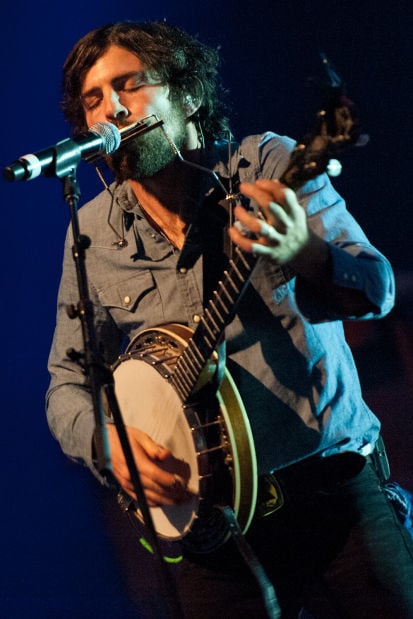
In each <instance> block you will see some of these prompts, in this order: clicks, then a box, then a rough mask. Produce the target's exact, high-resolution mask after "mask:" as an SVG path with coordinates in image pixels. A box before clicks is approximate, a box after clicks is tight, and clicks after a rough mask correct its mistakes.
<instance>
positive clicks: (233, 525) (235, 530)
mask: <svg viewBox="0 0 413 619" xmlns="http://www.w3.org/2000/svg"><path fill="white" fill-rule="evenodd" d="M220 509H221V511H222V514H223V516H224V518H225V520H226V521H227V524H228V526H229V529H230V532H231V536H232V539H233V540H234V542H235V544H236V546H237V548H238V550H239V552H240V553H241V555H242V557H243V558H244V560H245V562H246V564H247V565H248V567H249V568H250V570H251V572H252V573H253V575H254V576H255V578H256V580H257V582H258V585H259V586H260V589H261V591H262V595H263V598H264V603H265V607H266V609H267V613H268V617H269V618H270V619H279V618H280V617H281V609H280V606H279V604H278V599H277V595H276V593H275V590H274V587H273V586H272V584H271V582H270V580H269V579H268V577H267V575H266V573H265V571H264V568H263V567H262V565H261V563H260V562H259V560H258V558H257V556H256V555H255V553H254V551H253V550H252V548H251V546H250V545H249V543H248V542H247V540H246V538H245V536H244V534H243V533H242V531H241V528H240V526H239V524H238V520H237V519H236V517H235V514H234V512H233V510H232V509H231V508H230V507H229V506H228V505H227V506H225V507H221V508H220Z"/></svg>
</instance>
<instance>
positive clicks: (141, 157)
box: [106, 109, 186, 182]
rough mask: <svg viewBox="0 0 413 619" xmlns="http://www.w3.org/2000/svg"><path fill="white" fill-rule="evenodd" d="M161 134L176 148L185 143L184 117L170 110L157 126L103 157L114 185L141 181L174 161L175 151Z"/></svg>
mask: <svg viewBox="0 0 413 619" xmlns="http://www.w3.org/2000/svg"><path fill="white" fill-rule="evenodd" d="M164 128H165V129H164ZM165 132H166V134H167V135H168V136H170V137H171V139H172V140H173V143H174V144H175V145H176V147H177V148H178V149H180V148H181V147H182V145H183V144H184V143H185V139H186V118H185V116H184V114H183V113H182V111H181V110H180V109H174V110H172V112H171V114H170V115H169V116H168V118H165V119H164V124H163V125H161V126H160V127H155V129H152V130H151V129H150V130H149V131H147V132H146V133H143V134H142V135H139V136H137V137H136V138H135V139H134V140H131V141H130V142H127V143H126V144H125V145H124V146H122V147H121V148H120V149H118V150H117V151H115V152H114V153H113V154H112V155H110V156H108V157H106V162H107V164H108V166H109V167H110V168H111V170H112V172H113V173H114V175H115V179H116V181H117V182H122V181H125V180H128V179H131V180H135V181H138V182H142V181H143V180H144V179H145V178H149V177H151V176H154V175H155V174H157V173H158V172H160V171H161V170H163V169H164V168H165V167H166V166H168V165H169V164H170V163H172V162H173V161H174V159H175V157H176V152H175V150H174V149H173V147H172V146H171V144H170V143H169V141H168V139H167V135H165Z"/></svg>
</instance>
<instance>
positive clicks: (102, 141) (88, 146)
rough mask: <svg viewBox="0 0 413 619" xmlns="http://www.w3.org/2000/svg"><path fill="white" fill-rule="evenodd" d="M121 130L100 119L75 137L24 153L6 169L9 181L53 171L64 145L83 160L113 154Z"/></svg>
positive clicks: (25, 179) (117, 146)
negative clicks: (39, 149) (57, 156)
mask: <svg viewBox="0 0 413 619" xmlns="http://www.w3.org/2000/svg"><path fill="white" fill-rule="evenodd" d="M120 141H121V139H120V131H119V129H118V128H117V127H115V125H112V123H108V122H98V123H96V124H94V125H92V126H91V127H90V129H89V130H88V131H87V132H86V133H81V134H79V135H78V136H76V137H74V138H67V139H66V140H62V141H61V142H58V143H57V144H56V145H54V146H50V147H49V148H45V149H43V150H41V151H39V152H37V153H34V154H29V155H23V156H22V157H19V159H17V160H16V161H14V162H13V163H12V164H10V165H9V166H7V167H6V168H5V169H4V170H3V176H4V178H5V179H6V180H7V181H11V182H12V181H29V180H31V179H33V178H37V177H38V176H40V174H45V175H46V176H47V175H48V173H49V174H50V172H52V170H53V164H54V161H55V155H56V152H57V149H58V148H59V147H60V148H64V149H65V152H66V153H73V155H75V156H76V155H77V156H78V157H79V158H80V159H88V158H90V157H93V156H96V155H100V154H104V153H105V154H107V155H108V154H109V153H113V152H114V151H115V150H116V149H117V148H119V145H120Z"/></svg>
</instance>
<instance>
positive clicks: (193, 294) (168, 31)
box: [47, 22, 413, 619]
mask: <svg viewBox="0 0 413 619" xmlns="http://www.w3.org/2000/svg"><path fill="white" fill-rule="evenodd" d="M217 92H218V88H217V55H216V52H215V51H214V50H211V49H209V48H207V47H205V46H204V45H202V44H201V43H199V42H198V41H197V40H196V39H194V38H192V37H190V36H188V35H187V34H186V33H184V32H182V31H181V30H179V29H176V28H173V27H171V26H169V25H167V24H164V23H163V24H158V23H148V24H138V23H133V22H125V23H119V24H113V25H108V26H105V27H102V28H99V29H97V30H95V31H93V32H91V33H89V34H87V35H86V36H85V37H84V38H83V39H82V40H81V41H80V42H79V43H78V44H77V45H75V47H74V49H73V50H72V51H71V53H70V55H69V57H68V59H67V61H66V63H65V67H64V79H63V95H64V98H63V109H64V112H65V115H66V117H67V119H68V120H69V121H70V122H71V123H72V125H73V127H74V131H75V133H78V132H80V131H84V130H86V129H87V128H88V127H91V126H92V125H93V124H95V123H97V122H101V121H106V122H110V123H113V124H114V125H116V126H117V127H118V128H120V129H121V128H124V127H128V126H130V125H132V124H133V123H136V122H137V121H139V120H141V119H143V118H147V117H153V118H157V119H160V120H161V121H162V125H161V126H159V127H156V128H154V129H152V130H149V131H147V132H146V133H145V134H143V135H141V136H139V137H137V138H136V140H134V141H132V142H128V143H126V144H124V145H121V147H120V148H119V150H118V151H116V152H115V153H114V154H113V155H111V156H108V157H107V158H106V163H107V165H108V167H109V168H110V169H111V171H112V172H113V174H114V177H115V181H114V183H112V184H110V185H107V184H106V181H105V191H104V192H102V194H100V195H99V196H97V197H96V198H95V199H94V200H92V201H91V202H90V203H89V204H87V205H85V206H84V207H82V208H81V209H80V212H79V219H80V229H81V232H82V234H84V235H86V236H87V237H89V238H90V246H89V247H88V249H87V250H86V264H87V274H88V283H89V292H90V297H91V301H92V303H93V312H94V325H95V330H96V340H97V344H98V349H99V352H100V354H101V355H102V359H103V360H104V362H105V363H106V364H107V365H112V366H113V364H116V363H117V359H118V358H119V355H120V354H121V353H123V352H124V351H125V347H126V346H127V345H128V343H130V342H134V341H135V338H136V337H137V336H138V335H140V334H142V333H145V330H147V329H149V328H155V329H156V328H157V327H159V326H160V325H168V326H169V325H176V324H181V325H185V326H186V327H189V328H190V329H191V330H196V328H197V326H198V325H199V324H201V325H203V324H204V323H205V321H207V320H208V319H209V318H210V316H209V314H208V312H207V311H206V309H205V308H206V306H207V302H208V300H209V299H211V298H215V297H214V294H217V290H218V292H219V291H220V286H221V284H220V283H219V282H220V281H221V278H222V276H223V272H224V269H225V268H226V267H227V266H228V256H230V257H231V255H233V254H231V252H233V250H234V248H235V247H238V248H240V249H241V250H242V252H244V255H245V256H250V257H251V256H252V255H255V256H256V257H257V258H258V257H261V258H260V259H259V260H258V264H257V266H256V267H255V269H254V270H253V273H252V277H251V282H250V284H249V286H248V287H247V288H246V291H245V293H244V294H243V295H242V298H241V299H240V301H239V304H238V305H237V306H236V313H235V315H234V316H232V314H231V312H230V311H229V312H228V313H229V318H231V320H228V322H229V324H228V325H227V326H226V328H225V339H224V340H223V339H221V338H219V341H218V342H217V345H218V348H219V359H223V358H225V360H226V367H227V370H229V372H230V375H231V376H232V378H233V379H234V381H235V385H236V388H235V387H234V389H235V390H238V391H239V394H240V396H241V398H242V402H243V405H244V406H245V409H246V411H247V414H248V419H249V422H250V424H251V434H252V436H253V446H254V447H253V449H255V450H256V459H257V467H258V471H257V473H258V476H259V479H260V485H259V487H260V492H259V496H258V500H257V509H256V514H255V516H254V519H253V522H252V523H251V525H250V526H248V527H247V528H248V531H247V532H246V535H245V540H246V541H247V543H248V546H247V548H251V549H252V552H253V553H254V556H256V558H257V559H258V561H259V562H260V565H262V566H263V567H264V568H265V571H266V573H267V575H268V576H269V578H270V579H271V582H272V583H273V585H274V588H275V592H276V594H277V596H278V600H279V604H280V608H281V610H282V613H283V614H282V616H283V617H297V616H298V613H299V611H300V608H302V607H303V606H305V608H306V609H307V612H311V613H312V615H313V616H314V617H320V618H321V617H323V618H324V617H328V618H329V619H331V618H332V617H352V618H354V617H409V616H413V596H412V588H411V586H410V583H411V581H412V577H413V568H412V565H413V564H412V554H413V553H412V545H411V540H410V539H409V537H408V535H407V533H406V531H405V530H403V527H402V526H400V523H398V521H397V518H395V516H394V513H393V511H392V508H391V506H390V505H389V503H388V501H387V500H386V499H385V497H384V494H383V492H382V491H381V489H380V484H379V478H378V475H377V471H376V469H375V466H374V452H375V445H376V442H377V440H378V439H379V429H380V423H379V421H378V419H377V418H376V417H375V416H374V414H373V413H372V412H371V411H370V410H369V408H368V407H367V405H366V403H365V402H364V401H363V399H362V395H361V393H360V385H359V381H358V378H357V374H356V370H355V367H354V362H353V359H352V356H351V353H350V351H349V349H348V347H347V345H346V342H345V339H344V336H343V329H342V324H341V321H342V320H344V319H369V318H380V317H382V316H384V315H386V314H387V313H388V312H389V311H390V310H391V308H392V306H393V303H394V281H393V274H392V270H391V267H390V265H389V264H388V262H387V260H386V259H385V258H384V257H383V255H381V254H380V253H379V252H378V251H377V250H376V249H375V248H374V247H372V246H371V244H370V243H369V241H368V239H367V238H366V236H365V234H364V233H363V231H362V230H361V229H360V227H359V226H358V224H357V223H356V222H355V221H354V219H353V218H352V216H351V215H350V214H349V212H348V211H347V210H346V207H345V204H344V201H343V200H342V198H341V197H340V196H339V195H338V194H337V193H336V192H335V190H334V189H333V187H332V186H331V183H330V181H329V180H328V177H327V176H325V175H324V174H318V175H316V177H315V178H314V179H312V180H310V181H308V182H306V183H302V186H299V185H300V183H297V186H296V187H295V189H296V191H293V190H292V189H291V188H290V187H286V186H285V185H284V184H283V183H282V182H280V179H283V175H284V172H285V169H286V167H287V164H288V161H289V157H290V153H291V151H292V149H293V147H294V143H293V142H292V140H290V139H288V138H285V137H280V136H277V135H275V134H273V133H266V134H264V135H259V136H250V137H248V138H245V139H244V140H242V142H241V144H232V145H231V144H230V147H229V148H228V144H227V142H225V139H226V138H228V137H229V135H230V134H229V129H228V123H227V120H226V118H225V115H224V113H223V108H222V105H221V103H220V100H219V98H218V96H217ZM100 174H101V172H100ZM102 178H103V177H102ZM223 188H227V189H228V191H229V193H230V199H227V200H225V194H224V192H223ZM234 191H235V193H238V191H239V194H240V195H239V198H238V199H236V202H237V206H236V207H235V208H234V209H233V208H232V204H233V202H234V200H235V199H234V197H233V193H234ZM231 192H232V193H231ZM241 203H242V205H241ZM227 228H228V234H227V233H226V229H227ZM228 238H230V239H231V243H228V242H227V239H228ZM72 245H73V239H72V235H71V232H70V231H69V233H68V237H67V242H66V248H65V258H64V266H63V275H62V281H61V286H60V290H59V300H58V308H59V309H58V318H57V325H56V332H55V336H54V341H53V346H52V350H51V354H50V360H49V368H50V373H51V384H50V388H49V391H48V396H47V407H48V408H47V410H48V420H49V424H50V428H51V430H52V432H53V434H54V435H55V437H56V438H57V440H58V441H59V442H60V444H61V446H62V449H63V450H64V452H65V453H66V454H67V455H68V456H69V457H71V458H75V459H77V460H79V461H81V462H84V463H85V464H86V465H88V466H89V467H90V468H91V470H92V471H93V472H94V473H95V474H96V475H97V476H98V477H99V478H100V479H101V481H102V482H104V481H105V480H104V478H103V477H102V476H101V473H102V471H97V469H96V448H97V447H99V440H97V439H98V438H99V437H98V436H97V434H96V429H95V418H94V414H93V407H92V400H91V397H90V385H89V383H88V377H87V376H85V374H84V373H83V371H82V368H81V366H80V365H79V363H78V361H77V360H76V358H75V357H74V356H73V355H72V356H71V358H68V354H67V351H68V349H69V348H73V349H75V350H78V351H79V350H82V348H83V339H82V330H81V327H80V323H79V321H78V320H74V319H73V318H70V317H69V315H68V312H67V307H68V306H71V305H73V304H75V303H76V301H77V298H78V289H77V280H76V274H75V268H74V264H73V257H72ZM241 255H243V254H241ZM226 296H227V297H228V296H229V297H231V295H228V294H227V295H226ZM231 301H232V298H231ZM226 303H228V299H227V300H226V301H224V300H223V299H222V298H221V305H220V309H218V308H217V307H216V305H213V306H212V307H213V308H215V311H216V316H215V319H216V320H218V321H219V316H220V315H221V313H225V310H226V309H228V308H227V306H226ZM230 304H231V303H229V305H230ZM217 317H218V318H217ZM212 322H214V320H212ZM191 333H192V331H191ZM184 348H185V346H184ZM141 350H143V356H145V355H146V353H147V351H148V345H147V343H144V344H143V348H142V349H141ZM158 354H159V352H158ZM224 354H226V357H224ZM182 356H183V355H182ZM126 358H129V357H128V355H126V357H121V359H126ZM125 363H126V361H125ZM155 365H156V364H155ZM215 365H216V367H215V376H214V377H213V379H211V381H210V382H211V383H212V384H214V380H215V381H216V382H217V386H218V384H219V382H220V380H222V379H223V376H224V375H225V376H227V375H226V374H225V372H223V371H222V368H221V367H220V365H221V364H220V362H216V364H215ZM116 367H118V368H119V367H125V365H123V366H122V361H121V362H120V366H119V365H116ZM139 367H141V366H139ZM177 367H178V369H179V364H178V365H177ZM145 372H146V369H145ZM176 373H177V372H175V374H174V373H172V374H171V375H170V379H171V380H172V382H173V381H174V380H175V378H176ZM190 373H191V372H190V371H189V372H181V376H182V380H183V381H186V380H187V376H188V375H189V374H190ZM115 374H116V371H115ZM138 374H139V375H137V376H136V380H139V377H140V374H141V372H140V371H139V372H138ZM153 380H154V382H155V378H154V379H153ZM225 380H226V381H228V380H229V379H228V378H225ZM133 382H134V381H133ZM148 382H149V381H148ZM164 382H166V381H164ZM144 383H145V381H144ZM156 384H157V383H156ZM175 387H177V385H176V384H175ZM146 388H147V389H148V390H149V389H150V387H149V384H144V389H142V392H140V393H141V398H142V402H144V401H145V400H146V399H147V396H146ZM131 389H132V385H131ZM206 389H207V391H208V385H207V386H206ZM215 390H216V389H215ZM177 391H178V393H180V388H179V387H178V388H177ZM238 391H236V392H237V393H238ZM201 392H202V389H201ZM190 395H191V394H190ZM126 399H127V398H126ZM161 399H162V398H161V397H160V401H159V407H160V408H161V406H162V404H163V403H162V402H161ZM182 400H183V402H184V403H185V404H186V403H187V402H188V401H190V400H191V398H190V397H189V398H182ZM140 404H141V402H140ZM171 406H172V405H171ZM121 408H122V406H121ZM155 408H156V407H155ZM169 408H170V407H169V405H167V407H166V410H168V409H169ZM106 412H107V423H106V428H107V433H108V441H109V446H110V454H111V463H112V468H113V475H114V478H115V479H116V481H117V484H119V487H120V488H121V489H122V491H123V492H124V493H125V494H126V496H128V497H130V498H131V499H136V495H137V488H136V484H135V483H134V482H133V474H132V478H131V470H130V469H131V467H130V466H128V465H127V464H126V461H125V454H124V448H123V447H122V445H121V441H120V440H119V435H118V431H117V428H116V424H114V423H113V419H112V418H111V415H110V411H109V410H107V411H106ZM156 413H157V411H156V410H154V411H152V413H151V415H149V417H150V419H149V421H151V419H152V418H153V417H154V416H156ZM128 419H129V418H128ZM158 425H162V419H161V421H160V423H158ZM126 426H127V428H126V430H127V435H128V438H129V443H130V446H131V449H132V451H133V455H134V458H135V462H136V465H137V468H138V470H139V478H140V480H141V483H142V486H143V489H144V492H145V496H146V501H147V505H148V506H149V507H153V508H154V509H157V508H161V509H163V508H172V509H173V508H174V507H176V506H185V505H187V504H191V500H192V499H193V498H194V491H193V489H192V487H191V485H190V481H189V475H190V474H191V473H188V471H187V470H186V469H185V471H182V473H178V468H177V467H178V465H179V463H180V462H181V464H182V454H179V453H175V452H174V449H173V447H171V445H172V446H173V445H174V441H175V440H177V439H178V438H179V437H177V436H176V434H177V433H176V431H175V432H174V433H173V436H171V442H170V443H168V442H167V441H166V443H167V444H160V442H161V441H159V440H158V439H157V437H156V436H155V435H152V434H151V433H150V432H146V431H145V428H146V426H145V425H144V423H143V422H142V425H141V424H140V423H137V424H136V425H135V424H134V423H130V422H129V421H128V423H127V424H126ZM162 442H163V441H162ZM252 459H253V458H252ZM184 464H185V463H184ZM270 472H273V473H274V475H273V476H268V474H269V473H270ZM196 473H197V472H196ZM263 480H267V481H268V480H269V481H270V487H269V488H270V490H269V491H270V493H271V492H272V493H275V494H276V495H277V497H278V501H277V500H276V501H275V503H276V505H275V507H276V509H275V510H274V512H273V513H271V514H267V515H264V516H263V515H262V513H261V512H262V510H263V509H265V508H266V507H268V504H269V503H268V501H265V500H264V499H263V497H262V493H261V485H262V481H263ZM191 483H192V482H191ZM272 496H273V495H272ZM206 498H207V497H202V500H204V499H206ZM201 503H202V501H201ZM194 528H195V529H196V524H195V525H194ZM191 535H192V531H191V532H190V533H189V535H188V536H185V535H184V539H183V548H184V557H185V558H184V560H183V562H182V563H181V564H180V565H179V566H178V567H177V574H176V577H177V582H178V586H177V595H179V601H180V604H181V606H182V609H183V610H182V612H183V613H184V616H185V617H217V616H220V615H221V613H222V609H223V608H225V616H227V617H263V616H266V610H268V608H267V609H266V607H265V605H264V601H263V595H262V593H263V591H262V587H261V588H260V587H259V586H258V584H259V583H257V582H256V579H255V578H254V575H255V576H256V574H253V573H252V571H251V565H250V564H249V562H248V561H243V560H242V558H241V554H242V553H241V554H240V553H239V548H238V547H237V545H236V544H234V541H233V539H229V540H228V541H227V542H225V543H224V544H220V545H219V547H218V548H213V549H211V550H210V551H209V552H197V549H196V548H192V547H191V546H190V545H189V544H186V543H185V540H186V539H191ZM261 584H262V583H261Z"/></svg>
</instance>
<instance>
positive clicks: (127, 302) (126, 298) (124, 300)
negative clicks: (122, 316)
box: [123, 296, 132, 305]
mask: <svg viewBox="0 0 413 619" xmlns="http://www.w3.org/2000/svg"><path fill="white" fill-rule="evenodd" d="M131 300H132V299H131V298H130V297H128V296H126V297H125V298H124V299H123V302H124V303H125V305H129V303H130V302H131Z"/></svg>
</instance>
